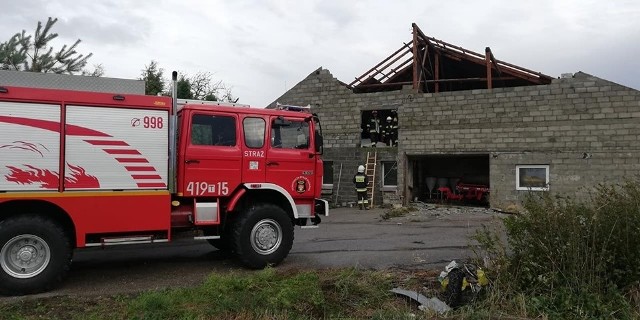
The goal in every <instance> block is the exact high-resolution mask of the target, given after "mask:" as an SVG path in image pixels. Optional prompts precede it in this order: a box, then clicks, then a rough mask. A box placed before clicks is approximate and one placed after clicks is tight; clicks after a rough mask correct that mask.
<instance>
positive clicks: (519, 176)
mask: <svg viewBox="0 0 640 320" xmlns="http://www.w3.org/2000/svg"><path fill="white" fill-rule="evenodd" d="M516 190H526V191H529V190H531V191H547V190H549V165H544V164H543V165H517V166H516Z"/></svg>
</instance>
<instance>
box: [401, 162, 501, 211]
mask: <svg viewBox="0 0 640 320" xmlns="http://www.w3.org/2000/svg"><path fill="white" fill-rule="evenodd" d="M409 165H410V166H411V171H412V172H411V173H410V174H411V175H412V178H413V179H412V183H411V184H410V188H409V190H410V193H411V197H412V198H411V199H412V200H414V201H415V200H418V201H423V202H432V203H443V202H446V203H451V204H465V205H479V206H487V205H488V204H489V194H490V184H489V155H488V154H465V155H424V156H411V157H409Z"/></svg>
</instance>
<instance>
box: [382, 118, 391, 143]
mask: <svg viewBox="0 0 640 320" xmlns="http://www.w3.org/2000/svg"><path fill="white" fill-rule="evenodd" d="M382 135H383V136H384V144H386V145H387V146H392V145H393V123H392V122H391V117H387V121H386V122H385V123H384V126H383V129H382Z"/></svg>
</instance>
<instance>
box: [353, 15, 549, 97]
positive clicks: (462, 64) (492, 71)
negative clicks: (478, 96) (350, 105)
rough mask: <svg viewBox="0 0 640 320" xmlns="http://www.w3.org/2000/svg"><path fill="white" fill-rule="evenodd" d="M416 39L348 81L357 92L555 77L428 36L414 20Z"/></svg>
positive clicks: (488, 84)
mask: <svg viewBox="0 0 640 320" xmlns="http://www.w3.org/2000/svg"><path fill="white" fill-rule="evenodd" d="M412 29H413V31H412V33H413V41H411V42H410V43H405V44H404V45H403V46H402V47H400V49H398V50H397V51H396V52H394V53H393V54H391V55H390V56H389V57H387V58H386V59H385V60H383V61H382V62H380V63H379V64H377V65H376V66H375V67H373V68H371V70H369V71H367V72H365V73H364V74H363V75H362V76H360V77H358V78H356V79H355V80H354V81H353V82H351V83H350V84H348V87H349V88H350V89H352V90H353V92H354V93H364V92H379V91H394V90H401V89H402V87H403V86H405V85H411V86H412V87H413V89H414V90H416V91H417V92H443V91H458V90H472V89H487V88H489V89H491V88H500V87H517V86H531V85H541V84H549V83H551V80H552V79H553V78H552V77H550V76H548V75H545V74H542V73H540V72H535V71H532V70H529V69H525V68H523V67H519V66H516V65H513V64H510V63H507V62H504V61H500V60H497V59H496V58H495V57H494V56H493V53H492V52H491V49H490V48H489V47H487V48H486V49H485V54H484V55H482V54H479V53H476V52H473V51H471V50H467V49H464V48H461V47H458V46H455V45H452V44H449V43H446V42H444V41H441V40H438V39H435V38H432V37H428V36H426V35H425V34H424V33H422V31H421V30H420V28H418V26H417V25H416V24H415V23H413V24H412Z"/></svg>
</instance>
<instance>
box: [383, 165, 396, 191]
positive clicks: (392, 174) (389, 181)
mask: <svg viewBox="0 0 640 320" xmlns="http://www.w3.org/2000/svg"><path fill="white" fill-rule="evenodd" d="M397 186H398V163H397V162H395V161H382V191H390V190H395V189H396V187H397Z"/></svg>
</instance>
